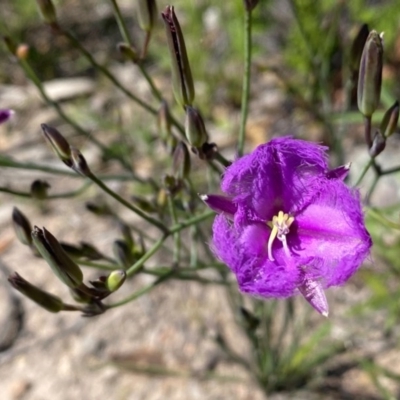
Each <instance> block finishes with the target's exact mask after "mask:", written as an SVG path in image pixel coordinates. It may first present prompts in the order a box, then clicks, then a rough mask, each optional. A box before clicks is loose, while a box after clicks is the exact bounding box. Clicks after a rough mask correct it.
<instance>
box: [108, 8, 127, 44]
mask: <svg viewBox="0 0 400 400" xmlns="http://www.w3.org/2000/svg"><path fill="white" fill-rule="evenodd" d="M111 4H112V6H113V9H114V13H115V19H116V20H117V24H118V27H119V31H120V32H121V35H122V37H123V38H124V40H125V42H126V43H127V44H129V46H131V45H132V42H131V38H130V36H129V32H128V28H127V27H126V24H125V21H124V19H123V17H122V14H121V10H120V9H119V7H118V4H117V2H116V1H115V0H111Z"/></svg>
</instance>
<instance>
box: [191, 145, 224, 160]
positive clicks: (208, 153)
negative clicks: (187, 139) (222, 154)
mask: <svg viewBox="0 0 400 400" xmlns="http://www.w3.org/2000/svg"><path fill="white" fill-rule="evenodd" d="M192 151H193V153H194V154H197V155H198V156H199V158H200V159H201V160H213V159H214V156H215V154H216V153H217V152H218V147H217V145H216V144H215V143H207V142H205V143H204V144H203V145H202V146H201V147H192Z"/></svg>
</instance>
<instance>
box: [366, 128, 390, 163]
mask: <svg viewBox="0 0 400 400" xmlns="http://www.w3.org/2000/svg"><path fill="white" fill-rule="evenodd" d="M385 147H386V138H385V136H383V135H382V133H381V131H379V130H378V131H376V133H375V137H374V140H373V141H372V146H371V148H370V149H369V155H370V156H371V158H375V157H376V156H378V155H379V154H381V153H382V151H383V150H385Z"/></svg>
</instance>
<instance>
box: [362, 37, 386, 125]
mask: <svg viewBox="0 0 400 400" xmlns="http://www.w3.org/2000/svg"><path fill="white" fill-rule="evenodd" d="M382 59H383V44H382V37H381V36H380V35H379V34H378V33H377V32H376V31H371V32H370V34H369V35H368V38H367V41H366V42H365V46H364V50H363V52H362V56H361V63H360V72H359V77H358V89H357V101H358V108H359V110H360V111H361V113H362V114H364V116H365V117H371V116H372V114H373V113H374V111H375V110H376V108H377V107H378V105H379V99H380V96H381V84H382V67H383V60H382Z"/></svg>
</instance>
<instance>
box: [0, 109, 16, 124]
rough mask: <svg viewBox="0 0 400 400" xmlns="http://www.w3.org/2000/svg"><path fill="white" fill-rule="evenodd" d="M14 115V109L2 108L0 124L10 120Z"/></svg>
mask: <svg viewBox="0 0 400 400" xmlns="http://www.w3.org/2000/svg"><path fill="white" fill-rule="evenodd" d="M13 115H14V111H13V110H9V109H7V108H0V125H1V124H2V123H3V122H6V121H8V120H9V119H10V118H11V117H12V116H13Z"/></svg>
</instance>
